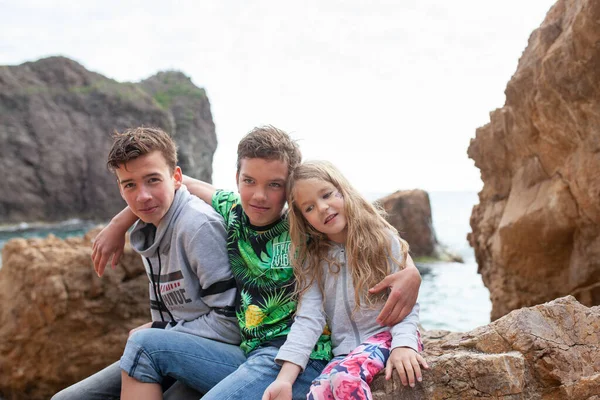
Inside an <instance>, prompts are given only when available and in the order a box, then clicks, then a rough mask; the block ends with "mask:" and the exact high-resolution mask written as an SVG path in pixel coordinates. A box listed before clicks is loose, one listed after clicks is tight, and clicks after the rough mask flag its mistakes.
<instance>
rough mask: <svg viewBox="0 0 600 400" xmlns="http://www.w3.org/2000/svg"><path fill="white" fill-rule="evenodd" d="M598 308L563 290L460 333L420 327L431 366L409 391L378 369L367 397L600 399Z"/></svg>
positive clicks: (432, 399) (599, 316)
mask: <svg viewBox="0 0 600 400" xmlns="http://www.w3.org/2000/svg"><path fill="white" fill-rule="evenodd" d="M599 332H600V307H593V308H588V307H585V306H583V305H581V304H580V303H578V302H577V301H576V300H575V298H573V297H571V296H569V297H565V298H561V299H557V300H555V301H552V302H550V303H546V304H543V305H539V306H535V307H531V308H523V309H520V310H516V311H513V312H511V313H510V314H508V315H506V316H504V317H503V318H501V319H499V320H497V321H495V322H493V323H491V324H489V325H486V326H482V327H480V328H477V329H474V330H472V331H470V332H466V333H452V332H447V331H428V332H425V333H424V343H425V352H424V356H425V358H426V359H427V362H428V363H429V366H430V369H429V370H428V371H426V372H425V373H424V375H423V382H422V383H421V384H418V385H417V386H416V387H415V388H414V389H411V388H405V387H403V386H402V385H401V383H400V380H399V379H398V378H394V379H393V381H386V380H385V379H384V377H383V376H382V375H379V376H378V377H377V378H376V379H375V381H374V384H373V385H372V387H373V395H374V396H373V397H374V399H378V400H391V399H408V400H411V399H422V400H442V399H481V398H484V399H500V398H501V399H529V400H531V399H533V400H537V399H540V400H551V399H552V400H554V399H556V400H559V399H561V400H562V399H588V400H600V396H598V394H600V357H598V348H599V346H600V333H599Z"/></svg>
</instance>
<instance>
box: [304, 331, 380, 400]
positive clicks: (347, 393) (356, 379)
mask: <svg viewBox="0 0 600 400" xmlns="http://www.w3.org/2000/svg"><path fill="white" fill-rule="evenodd" d="M391 343H392V336H391V335H390V332H381V333H378V334H376V335H374V336H371V337H370V338H368V339H367V340H366V341H365V342H364V343H362V344H361V345H360V346H358V347H357V348H356V349H354V350H353V351H352V352H351V353H350V354H348V355H347V356H338V357H335V358H333V359H332V360H331V361H330V362H329V364H327V366H326V367H325V369H324V370H323V372H322V373H321V375H319V376H318V377H316V378H315V380H313V382H312V385H311V387H310V392H309V393H308V395H307V396H306V398H307V399H308V400H329V399H331V400H333V399H364V400H371V399H372V398H373V396H372V394H371V388H369V384H370V383H371V382H372V381H373V377H374V376H375V375H376V374H377V373H378V372H379V371H381V370H382V369H383V368H384V366H385V363H386V361H387V359H388V357H389V356H390V345H391Z"/></svg>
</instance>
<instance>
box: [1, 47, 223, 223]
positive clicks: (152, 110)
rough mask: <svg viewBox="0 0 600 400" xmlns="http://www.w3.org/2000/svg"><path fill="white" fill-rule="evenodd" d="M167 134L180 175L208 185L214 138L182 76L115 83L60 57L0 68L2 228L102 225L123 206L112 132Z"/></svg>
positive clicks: (198, 93)
mask: <svg viewBox="0 0 600 400" xmlns="http://www.w3.org/2000/svg"><path fill="white" fill-rule="evenodd" d="M140 125H146V126H158V127H161V128H163V129H164V130H166V131H167V132H169V133H171V134H172V135H173V137H174V138H175V140H176V142H177V144H178V146H179V148H180V164H181V165H182V167H183V168H184V173H186V174H188V175H191V176H194V177H197V178H200V179H203V180H207V181H210V180H211V174H212V155H213V153H214V151H215V149H216V145H217V140H216V134H215V128H214V123H213V121H212V116H211V113H210V104H209V102H208V99H207V98H206V95H205V93H204V90H202V89H200V88H197V87H196V86H194V85H193V83H192V82H191V81H190V79H189V78H187V77H185V75H183V74H182V73H179V72H165V73H159V74H157V75H155V76H153V77H151V78H148V79H146V80H145V81H143V82H142V83H140V84H134V83H119V82H116V81H114V80H112V79H108V78H106V77H104V76H102V75H100V74H97V73H94V72H90V71H88V70H86V69H85V68H84V67H83V66H81V65H80V64H78V63H77V62H75V61H73V60H70V59H68V58H64V57H50V58H46V59H42V60H39V61H36V62H28V63H24V64H21V65H18V66H0V173H1V174H2V179H1V180H0V221H1V222H2V223H11V222H22V221H60V220H65V219H68V218H85V219H97V220H106V219H107V218H109V217H110V216H112V215H113V214H114V213H115V212H117V211H118V210H120V209H121V208H122V207H123V206H124V205H125V203H124V201H123V200H122V199H121V197H120V195H119V192H118V189H117V185H116V184H115V178H114V176H113V175H112V174H111V173H110V172H109V171H108V170H107V169H106V156H107V154H108V150H109V147H110V143H111V134H112V133H113V132H114V131H115V130H118V131H121V130H123V129H126V128H129V127H135V126H140Z"/></svg>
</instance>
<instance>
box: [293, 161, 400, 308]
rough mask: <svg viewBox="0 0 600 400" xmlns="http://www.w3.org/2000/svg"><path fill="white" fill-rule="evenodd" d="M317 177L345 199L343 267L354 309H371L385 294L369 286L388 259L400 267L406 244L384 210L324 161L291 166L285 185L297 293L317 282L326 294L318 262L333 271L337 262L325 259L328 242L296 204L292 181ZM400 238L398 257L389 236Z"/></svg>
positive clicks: (380, 275)
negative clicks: (372, 293)
mask: <svg viewBox="0 0 600 400" xmlns="http://www.w3.org/2000/svg"><path fill="white" fill-rule="evenodd" d="M306 179H318V180H321V181H324V182H329V183H331V184H332V185H333V186H335V188H336V189H337V190H338V191H339V192H340V193H341V194H342V196H343V198H344V212H345V214H346V221H347V230H348V234H347V237H346V256H347V268H348V270H349V271H350V273H351V276H352V282H353V283H354V289H355V292H354V299H355V304H356V308H358V307H360V306H361V305H363V306H366V307H368V308H373V307H375V306H376V305H377V304H379V303H380V302H381V301H382V300H383V298H384V296H387V293H384V294H383V295H381V296H368V290H369V288H370V287H372V286H374V285H375V284H376V283H378V282H379V281H381V280H382V279H383V278H385V277H386V276H387V275H389V273H390V272H391V265H390V261H391V262H394V263H396V264H397V265H398V267H399V268H400V269H402V268H404V266H405V260H406V257H407V254H408V243H406V241H405V240H403V239H402V238H400V236H399V235H398V231H397V230H396V229H395V228H394V227H393V226H391V225H390V224H389V223H388V222H387V221H386V220H385V212H384V210H383V209H382V208H381V207H376V206H374V205H373V204H371V203H370V202H369V201H367V200H366V199H365V198H364V197H363V196H362V195H361V194H360V193H359V192H358V191H357V190H356V189H354V187H352V185H351V184H350V183H349V182H348V180H347V179H346V178H345V177H344V176H343V175H342V174H341V173H340V171H339V170H338V169H337V168H336V167H335V166H334V165H333V164H331V163H329V162H327V161H307V162H304V163H302V164H300V165H298V166H297V167H296V168H295V169H293V170H292V172H291V174H290V177H289V180H288V183H287V196H288V205H289V207H290V211H289V215H288V219H289V223H290V236H291V239H292V245H291V247H290V255H291V257H292V261H293V266H294V275H295V277H296V281H297V292H298V294H299V295H300V294H302V293H304V292H305V291H306V290H307V289H308V287H309V286H310V285H312V284H313V283H314V282H315V280H316V283H317V284H318V285H319V288H320V289H321V293H322V294H323V295H324V280H323V268H322V266H321V262H323V261H325V262H328V263H329V265H330V267H329V268H332V270H331V271H332V272H333V273H337V272H339V270H340V265H339V264H338V263H336V262H335V260H331V259H330V258H329V257H328V253H329V250H330V249H331V247H332V246H331V242H330V241H329V239H328V238H327V236H326V235H325V234H323V233H321V232H319V231H317V230H316V229H314V228H313V227H312V226H311V225H310V224H309V223H308V222H307V221H306V219H305V218H304V216H303V215H302V211H301V210H300V209H299V207H298V206H297V204H296V202H295V196H294V195H295V193H294V190H295V186H296V182H298V181H301V180H306ZM391 234H395V235H397V236H398V239H399V240H400V246H401V260H396V259H395V258H394V257H393V256H392V254H391V243H390V235H391Z"/></svg>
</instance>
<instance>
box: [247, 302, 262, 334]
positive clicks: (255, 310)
mask: <svg viewBox="0 0 600 400" xmlns="http://www.w3.org/2000/svg"><path fill="white" fill-rule="evenodd" d="M264 319H265V313H264V312H263V310H261V309H260V308H259V307H258V306H256V305H254V304H250V305H249V306H248V308H247V309H246V329H252V328H256V327H257V326H258V325H260V324H261V323H262V322H263V320H264Z"/></svg>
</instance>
